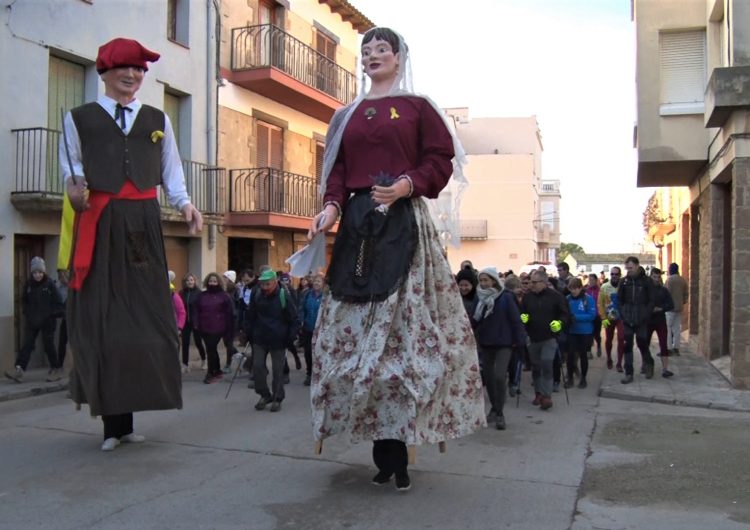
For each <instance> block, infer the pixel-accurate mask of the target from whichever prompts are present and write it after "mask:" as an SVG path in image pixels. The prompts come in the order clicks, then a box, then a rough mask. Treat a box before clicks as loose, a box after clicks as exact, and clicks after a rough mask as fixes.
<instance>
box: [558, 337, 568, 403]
mask: <svg viewBox="0 0 750 530" xmlns="http://www.w3.org/2000/svg"><path fill="white" fill-rule="evenodd" d="M556 355H559V356H560V382H561V383H562V384H563V390H565V402H566V403H567V404H568V405H570V398H569V397H568V387H567V386H565V375H564V374H563V358H562V351H561V350H560V346H559V345H558V346H557V353H556Z"/></svg>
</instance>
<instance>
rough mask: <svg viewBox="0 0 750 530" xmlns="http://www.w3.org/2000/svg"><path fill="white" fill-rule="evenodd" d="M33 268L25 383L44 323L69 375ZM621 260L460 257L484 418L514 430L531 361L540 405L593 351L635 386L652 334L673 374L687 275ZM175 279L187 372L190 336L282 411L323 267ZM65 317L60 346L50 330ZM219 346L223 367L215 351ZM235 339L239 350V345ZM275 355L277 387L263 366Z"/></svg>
mask: <svg viewBox="0 0 750 530" xmlns="http://www.w3.org/2000/svg"><path fill="white" fill-rule="evenodd" d="M30 269H31V275H30V278H29V279H28V281H27V282H26V285H25V286H24V290H23V296H22V303H23V312H24V317H25V328H24V337H23V342H22V346H21V349H20V350H19V352H18V356H17V358H16V363H15V370H12V371H8V372H6V376H7V377H9V378H11V379H14V380H15V381H18V382H21V381H23V378H24V372H25V370H26V369H27V365H28V363H29V359H30V355H31V352H32V351H33V348H34V344H35V340H36V337H37V335H39V334H40V333H41V335H42V339H43V344H44V349H45V352H46V354H47V360H48V363H49V372H48V377H47V380H48V381H56V380H59V379H60V378H61V377H62V375H63V370H62V367H63V363H64V359H65V351H66V349H67V343H66V341H67V339H66V335H67V334H66V333H65V331H66V330H65V319H64V315H65V312H64V304H65V298H66V293H67V289H66V285H67V284H66V281H65V275H64V274H63V273H60V274H58V281H57V282H53V281H52V280H51V279H50V278H49V277H48V276H47V274H46V268H45V264H44V260H42V259H41V258H38V257H35V258H34V259H33V260H32V261H31V267H30ZM624 269H625V271H626V274H625V276H624V277H623V275H622V268H621V267H619V266H615V267H612V268H611V269H610V271H609V276H608V277H606V276H605V275H601V276H597V275H596V274H588V275H582V276H581V277H578V276H573V275H571V274H570V269H569V266H568V264H567V263H565V262H561V263H559V264H557V274H556V275H555V276H552V275H549V274H548V273H547V270H546V269H545V267H544V266H539V267H538V268H537V269H535V270H532V271H531V272H529V273H521V274H519V275H515V274H514V273H513V271H507V272H506V273H504V274H503V273H500V272H498V271H497V270H496V268H494V267H488V268H485V269H482V270H480V271H477V270H476V269H474V267H473V265H472V263H471V262H468V261H467V262H464V263H462V265H461V269H460V270H459V271H458V273H457V274H456V282H457V284H458V288H459V291H460V293H461V296H462V299H463V303H464V308H465V309H466V312H467V314H468V316H469V319H470V321H471V324H472V327H473V329H474V335H475V338H476V343H477V349H478V352H477V354H478V356H479V361H480V367H481V375H482V382H483V384H484V386H485V389H486V392H487V397H488V400H489V403H490V411H489V413H488V415H487V421H488V423H494V425H495V426H496V427H497V428H498V429H501V430H502V429H505V428H506V423H505V416H504V414H503V408H504V405H505V400H506V396H510V397H515V396H516V394H520V393H521V385H520V381H521V376H522V372H523V371H530V372H531V377H532V385H533V390H534V398H533V404H534V405H537V406H539V407H540V409H542V410H548V409H550V408H552V406H553V401H552V395H553V393H555V392H558V391H559V389H560V386H561V385H562V386H563V387H564V388H565V389H568V388H573V387H574V386H577V387H578V388H580V389H583V388H586V387H587V385H588V382H587V375H588V369H589V360H590V359H592V358H593V356H594V355H596V356H597V357H602V356H603V355H604V356H605V358H606V364H607V368H608V369H610V370H612V369H616V370H617V371H618V372H623V373H624V375H623V378H622V380H621V382H622V383H623V384H629V383H632V382H633V381H634V377H635V373H634V369H635V368H634V364H635V363H634V354H633V353H634V346H637V348H638V350H639V352H640V357H641V363H640V373H641V374H642V375H643V376H644V377H645V378H646V379H651V378H652V377H653V376H654V372H655V360H654V358H653V356H652V355H651V350H650V344H651V339H652V337H653V335H654V334H656V336H657V339H658V344H659V352H658V354H657V356H658V357H659V358H660V360H661V375H662V377H665V378H669V377H672V376H673V375H674V374H673V372H672V371H671V370H670V369H669V357H670V356H674V355H679V354H680V333H681V320H682V308H683V306H684V304H685V303H686V302H687V284H686V282H685V280H684V279H683V278H682V277H681V276H680V274H679V268H678V266H677V264H675V263H673V264H671V265H670V266H669V273H668V277H667V279H666V281H663V279H662V276H663V273H662V271H661V270H659V269H658V268H651V270H650V271H649V273H648V274H647V273H646V271H645V270H644V268H643V267H641V266H640V264H639V262H638V259H637V258H635V257H629V258H627V260H626V261H625V263H624ZM174 280H175V278H174V273H172V272H171V271H170V273H169V283H170V290H171V292H172V296H173V304H174V314H175V322H176V325H177V328H178V330H179V332H180V353H179V355H180V357H181V361H182V372H183V374H187V373H188V372H190V370H191V363H190V361H191V359H190V356H191V355H190V354H191V344H192V345H194V346H195V349H196V350H197V353H198V355H199V357H200V364H199V365H197V366H196V365H194V366H193V368H198V367H199V369H200V370H204V371H205V375H204V379H203V381H204V383H206V384H212V383H216V382H218V381H220V380H222V379H223V377H224V376H225V375H226V374H228V373H230V372H231V371H232V370H233V369H235V370H237V371H238V372H239V371H240V370H243V369H244V370H245V371H246V372H247V374H248V376H249V384H248V386H249V387H250V388H254V389H255V392H256V393H257V394H258V396H259V400H258V402H257V403H256V405H255V408H256V409H257V410H263V409H265V408H266V407H267V406H270V410H271V411H274V412H275V411H278V410H280V409H281V403H282V401H283V399H284V385H285V384H288V383H289V373H290V368H289V363H288V362H287V353H290V354H291V355H292V359H293V360H294V364H295V368H296V369H298V370H299V369H301V368H302V361H301V359H300V356H299V349H302V350H303V355H304V361H305V363H304V364H305V370H306V372H305V379H304V385H305V386H309V385H310V379H311V374H312V365H313V358H312V350H313V345H312V341H313V332H314V330H315V326H316V322H317V318H318V311H319V309H320V306H321V302H322V299H323V294H324V292H325V290H326V284H325V278H324V276H323V275H322V274H318V275H311V276H308V277H306V278H302V279H300V281H299V286H298V287H296V288H295V287H294V286H293V284H292V281H291V280H292V279H291V277H290V276H289V275H288V274H287V273H284V272H281V271H273V270H272V269H271V268H270V267H268V266H263V267H261V269H260V271H259V275H257V276H256V274H255V272H254V271H253V270H252V269H246V270H243V271H241V272H240V274H239V279H238V278H237V275H236V273H235V272H234V271H231V270H230V271H226V272H224V273H223V274H221V275H220V274H218V273H216V272H211V273H209V274H208V275H206V277H205V278H204V279H203V281H202V282H199V280H198V278H197V277H196V276H195V275H194V274H192V273H188V274H186V275H185V276H184V277H183V278H182V287H181V289H179V290H177V289H176V288H175V285H174ZM60 318H62V322H61V325H60V330H59V343H58V345H57V346H56V345H55V344H54V340H53V339H54V334H55V330H56V326H57V324H56V322H57V319H60ZM602 331H603V332H604V337H603V340H602ZM615 339H616V342H615ZM222 344H223V348H224V363H223V367H222V359H221V356H220V354H219V348H220V346H221V345H222ZM237 345H239V347H240V348H241V349H242V353H238V349H237ZM615 347H616V350H615V354H616V355H615V356H614V357H613V349H615ZM269 356H270V357H271V381H270V386H269V381H268V375H269V374H268V373H267V372H268V370H267V365H266V362H267V358H268V357H269ZM233 360H234V361H235V364H234V365H233ZM196 364H197V363H196ZM238 364H239V366H238ZM576 380H577V385H576Z"/></svg>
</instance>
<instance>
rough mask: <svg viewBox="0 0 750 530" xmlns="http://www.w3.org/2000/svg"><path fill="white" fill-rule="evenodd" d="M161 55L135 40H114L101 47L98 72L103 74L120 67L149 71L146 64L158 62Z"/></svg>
mask: <svg viewBox="0 0 750 530" xmlns="http://www.w3.org/2000/svg"><path fill="white" fill-rule="evenodd" d="M159 57H160V55H159V54H158V53H156V52H152V51H151V50H149V49H147V48H144V47H143V46H141V43H140V42H138V41H136V40H133V39H122V38H117V39H112V40H111V41H109V42H108V43H107V44H104V45H102V46H100V47H99V54H98V55H97V56H96V71H97V72H99V73H100V74H103V73H104V72H106V71H107V70H109V69H110V68H117V67H118V66H138V67H140V68H143V69H144V70H148V65H147V64H146V62H147V61H148V62H150V63H153V62H156V61H158V60H159Z"/></svg>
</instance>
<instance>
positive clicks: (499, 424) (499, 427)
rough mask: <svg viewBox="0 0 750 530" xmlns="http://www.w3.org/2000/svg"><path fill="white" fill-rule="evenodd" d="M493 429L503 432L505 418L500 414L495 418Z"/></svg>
mask: <svg viewBox="0 0 750 530" xmlns="http://www.w3.org/2000/svg"><path fill="white" fill-rule="evenodd" d="M495 428H496V429H497V430H498V431H504V430H505V416H503V415H502V414H500V415H499V416H498V417H497V421H496V422H495Z"/></svg>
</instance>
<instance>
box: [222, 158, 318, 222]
mask: <svg viewBox="0 0 750 530" xmlns="http://www.w3.org/2000/svg"><path fill="white" fill-rule="evenodd" d="M229 182H230V185H231V188H230V194H229V211H230V213H240V214H241V213H275V214H287V215H293V216H298V217H307V218H312V217H315V215H316V214H317V213H318V212H319V211H320V210H321V208H322V200H321V198H320V197H319V194H318V180H317V179H315V178H313V177H305V176H303V175H297V174H295V173H290V172H288V171H282V170H280V169H273V168H270V167H256V168H245V169H232V170H230V171H229Z"/></svg>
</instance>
